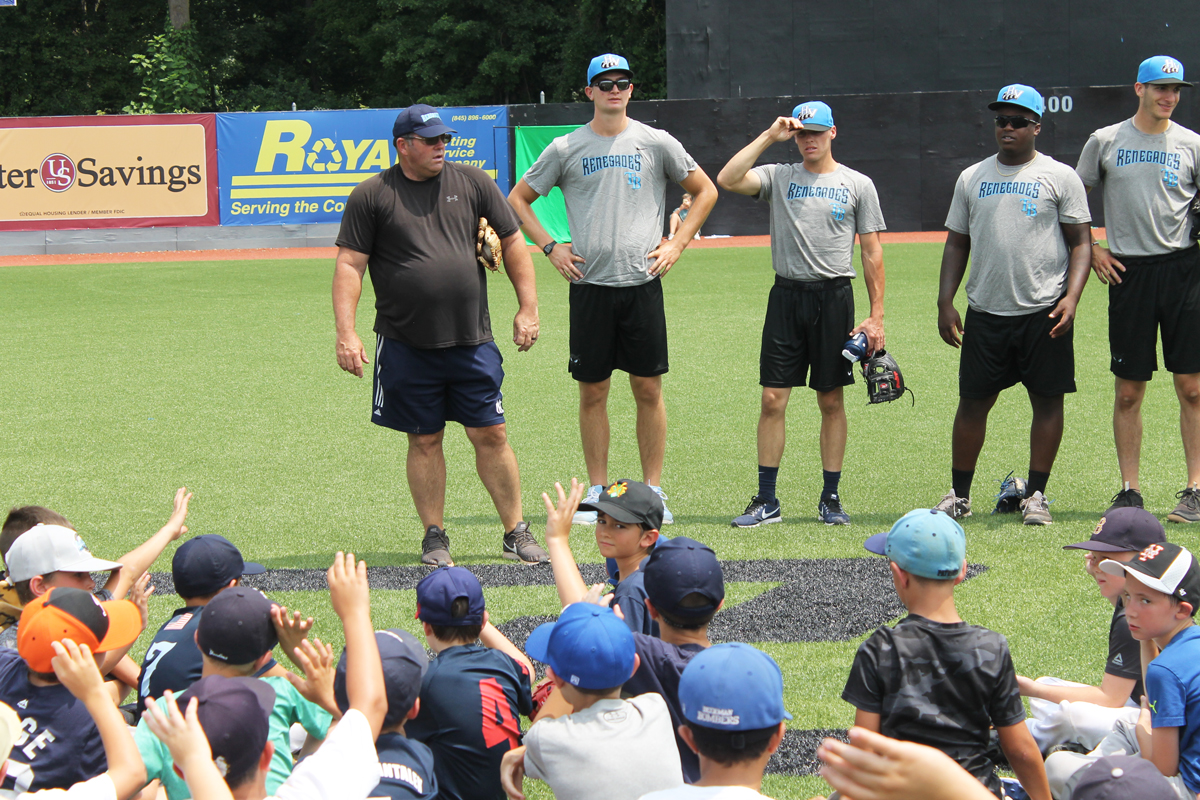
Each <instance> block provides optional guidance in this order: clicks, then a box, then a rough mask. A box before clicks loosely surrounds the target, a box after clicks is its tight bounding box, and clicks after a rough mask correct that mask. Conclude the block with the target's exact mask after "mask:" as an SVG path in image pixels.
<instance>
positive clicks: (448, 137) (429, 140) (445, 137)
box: [404, 133, 454, 147]
mask: <svg viewBox="0 0 1200 800" xmlns="http://www.w3.org/2000/svg"><path fill="white" fill-rule="evenodd" d="M404 138H405V139H408V140H409V141H410V142H415V141H418V140H419V141H422V142H424V143H425V144H427V145H429V146H430V147H433V146H435V145H436V144H437V143H438V142H441V143H442V144H450V142H451V141H453V140H454V135H453V134H450V133H443V134H442V135H441V136H405V137H404Z"/></svg>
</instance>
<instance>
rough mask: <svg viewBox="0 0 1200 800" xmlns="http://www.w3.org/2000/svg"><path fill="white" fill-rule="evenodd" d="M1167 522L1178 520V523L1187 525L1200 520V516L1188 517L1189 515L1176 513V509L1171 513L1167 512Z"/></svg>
mask: <svg viewBox="0 0 1200 800" xmlns="http://www.w3.org/2000/svg"><path fill="white" fill-rule="evenodd" d="M1167 522H1178V523H1181V524H1184V525H1186V524H1188V523H1191V522H1200V518H1198V519H1188V518H1187V517H1184V516H1182V515H1180V514H1176V513H1175V512H1174V511H1172V512H1171V513H1170V514H1167Z"/></svg>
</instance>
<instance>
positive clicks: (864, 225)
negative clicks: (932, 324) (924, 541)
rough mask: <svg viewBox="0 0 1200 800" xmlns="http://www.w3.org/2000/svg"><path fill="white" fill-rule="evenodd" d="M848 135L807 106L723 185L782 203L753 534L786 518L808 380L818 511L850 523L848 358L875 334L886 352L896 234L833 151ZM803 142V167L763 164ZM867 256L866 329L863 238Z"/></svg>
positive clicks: (826, 113)
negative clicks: (858, 289) (781, 490)
mask: <svg viewBox="0 0 1200 800" xmlns="http://www.w3.org/2000/svg"><path fill="white" fill-rule="evenodd" d="M836 136H837V127H836V126H835V125H834V124H833V112H832V111H831V110H830V108H829V106H828V105H826V104H825V103H822V102H820V101H819V100H814V101H809V102H807V103H801V104H799V105H797V106H796V107H795V108H794V109H792V116H790V117H778V118H777V119H776V120H775V121H774V122H773V123H771V127H769V128H767V129H766V130H765V131H763V132H762V133H760V134H759V135H758V138H756V139H755V140H754V141H753V142H751V143H750V144H748V145H746V146H745V147H744V148H742V150H741V151H740V152H738V154H737V155H735V156H734V157H733V158H731V159H730V160H729V163H728V164H726V165H725V167H724V168H723V169H722V170H721V172H720V174H719V175H718V176H717V182H718V183H720V184H721V187H722V188H724V189H728V190H729V191H731V192H737V193H738V194H745V195H750V196H752V197H757V198H758V199H760V200H765V201H766V202H768V203H770V204H771V265H772V266H773V267H774V268H775V273H776V275H775V285H774V286H773V287H772V288H771V294H770V296H769V298H768V299H767V318H766V322H765V323H764V324H763V334H762V349H761V351H760V354H759V359H758V372H759V380H758V382H759V383H760V384H762V387H763V390H762V408H761V411H760V413H759V417H758V492H757V494H755V495H754V497H752V498H751V500H750V504H749V505H748V506H746V510H745V511H744V512H742V514H741V515H740V516H738V517H735V518H734V520H733V527H735V528H753V527H757V526H758V525H762V524H764V523H769V522H780V521H782V519H783V513H782V509H781V507H780V503H779V499H778V498H777V497H776V494H775V485H776V480H777V478H778V474H779V465H780V462H781V461H782V460H783V446H784V440H785V438H786V432H787V420H786V418H785V414H786V412H787V406H788V400H789V399H790V398H791V395H792V388H793V387H795V386H803V385H804V380H805V376H806V375H807V376H808V385H809V386H810V387H812V389H813V391H814V392H816V396H817V408H818V409H819V410H820V412H821V438H820V446H821V469H822V477H823V486H822V488H821V497H820V499H819V500H818V502H817V515H818V516H819V518H820V520H821V521H822V522H824V523H825V524H826V525H848V524H850V515H849V514H847V513H846V510H845V508H844V507H843V505H842V496H841V493H840V492H839V490H838V484H839V481H840V480H841V477H842V460H843V458H844V457H845V455H846V407H845V405H844V404H843V398H842V389H843V387H845V386H849V385H851V384H852V383H854V372H853V369H852V367H853V364H852V363H851V362H850V361H849V360H847V359H846V358H844V357H843V356H842V348H843V346H844V345H845V343H846V340H847V339H848V338H850V337H851V336H854V335H856V334H858V333H862V334H864V335H865V336H866V337H867V350H868V351H869V353H874V352H875V351H876V350H882V349H883V346H884V335H883V286H884V276H883V248H882V246H881V245H880V244H879V232H880V231H882V230H884V228H885V227H886V226H885V225H884V221H883V212H882V211H881V210H880V208H879V194H878V192H876V191H875V184H874V183H873V182H872V181H871V179H870V178H868V177H867V176H866V175H863V174H862V173H861V172H857V171H855V170H852V169H850V168H849V167H847V166H845V165H844V164H839V163H838V162H837V161H835V160H834V158H833V152H832V150H831V147H832V144H833V140H834V138H835V137H836ZM789 139H793V140H795V142H796V146H797V147H798V148H800V155H801V156H802V157H803V160H802V161H801V162H800V163H798V164H764V165H762V166H758V167H756V166H754V163H755V162H756V161H757V160H758V158H759V156H761V155H762V154H763V153H764V152H765V151H766V150H767V148H768V147H770V146H771V145H773V144H777V143H783V142H786V141H788V140H789ZM855 235H857V236H858V239H859V242H860V244H861V250H862V264H863V279H864V280H865V281H866V284H867V297H868V298H870V301H871V313H870V315H869V316H868V317H867V318H866V319H864V320H863V321H862V322H860V323H858V324H857V325H855V317H854V290H853V289H852V288H851V286H850V280H851V278H853V277H855V275H856V273H855V271H854V237H855Z"/></svg>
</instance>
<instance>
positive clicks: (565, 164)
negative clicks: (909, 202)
mask: <svg viewBox="0 0 1200 800" xmlns="http://www.w3.org/2000/svg"><path fill="white" fill-rule="evenodd" d="M694 169H696V162H695V161H694V160H693V159H692V157H691V156H689V155H688V154H687V151H686V150H684V149H683V145H681V144H680V143H679V142H678V141H677V140H676V139H675V137H673V136H671V134H669V133H667V132H666V131H660V130H658V129H657V128H651V127H650V126H648V125H643V124H642V123H640V122H638V121H637V120H632V119H631V120H629V125H628V126H627V127H626V128H625V130H623V131H621V132H620V133H619V134H617V135H616V136H600V135H598V134H596V133H593V132H592V129H591V127H589V126H588V125H584V126H583V127H581V128H577V129H575V130H574V131H572V132H570V133H568V134H567V135H566V136H559V137H558V138H557V139H555V140H554V141H552V142H551V143H550V146H549V147H547V148H546V149H545V150H543V151H542V154H541V155H540V156H538V160H537V161H535V162H534V164H533V166H531V167H530V168H529V171H528V172H526V173H525V174H524V176H522V177H523V179H524V181H525V183H527V184H529V187H530V188H531V189H533V190H534V191H535V192H537V193H538V194H540V195H542V196H543V197H545V196H546V195H547V194H549V192H550V190H551V189H553V188H554V187H555V186H558V187H559V188H560V189H562V193H563V198H564V199H565V200H566V203H567V221H568V224H569V225H570V228H571V247H572V248H573V249H574V251H575V254H576V255H578V256H581V257H582V258H583V259H585V261H584V263H583V264H580V265H578V266H579V269H580V271H581V272H582V273H583V278H582V280H580V281H579V282H580V283H594V284H599V285H602V286H638V285H640V284H643V283H647V282H649V281H650V280H652V279H653V278H652V276H651V275H650V272H649V270H650V264H651V263H652V262H651V260H650V259H648V258H646V256H647V255H648V254H649V253H650V252H651V251H652V250H654V249H655V248H657V247H658V245H659V242H660V241H661V240H662V231H663V219H664V217H665V216H666V210H667V198H666V189H667V180H668V179H669V180H672V181H674V182H675V183H679V182H680V181H683V180H686V179H687V176H688V173H689V172H691V171H692V170H694Z"/></svg>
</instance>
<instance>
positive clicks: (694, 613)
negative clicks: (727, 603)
mask: <svg viewBox="0 0 1200 800" xmlns="http://www.w3.org/2000/svg"><path fill="white" fill-rule="evenodd" d="M642 572H643V573H644V574H645V578H644V583H645V587H646V595H647V596H648V597H649V598H650V602H651V603H653V604H654V607H655V608H657V609H658V610H660V611H666V612H667V613H668V614H671V615H672V616H675V617H681V618H683V619H692V618H697V617H703V616H706V615H708V614H712V613H713V612H715V611H716V610H717V607H718V606H719V605H721V601H722V600H724V599H725V576H724V574H723V573H722V571H721V562H720V561H718V560H717V554H716V553H714V552H713V551H712V548H710V547H709V546H708V545H705V544H701V543H700V542H697V541H696V540H695V539H689V538H687V537H686V536H679V537H676V538H674V539H667V540H665V541H664V540H663V539H661V538H660V539H659V541H658V543H657V546H656V547H655V548H654V549H653V550H651V551H650V558H649V559H647V562H646V565H645V566H643V567H642ZM692 594H698V595H700V596H702V597H704V598H705V599H706V600H707V601H708V602H707V603H704V604H703V605H696V606H685V605H681V601H682V600H683V599H684V598H685V597H687V596H688V595H692Z"/></svg>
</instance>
